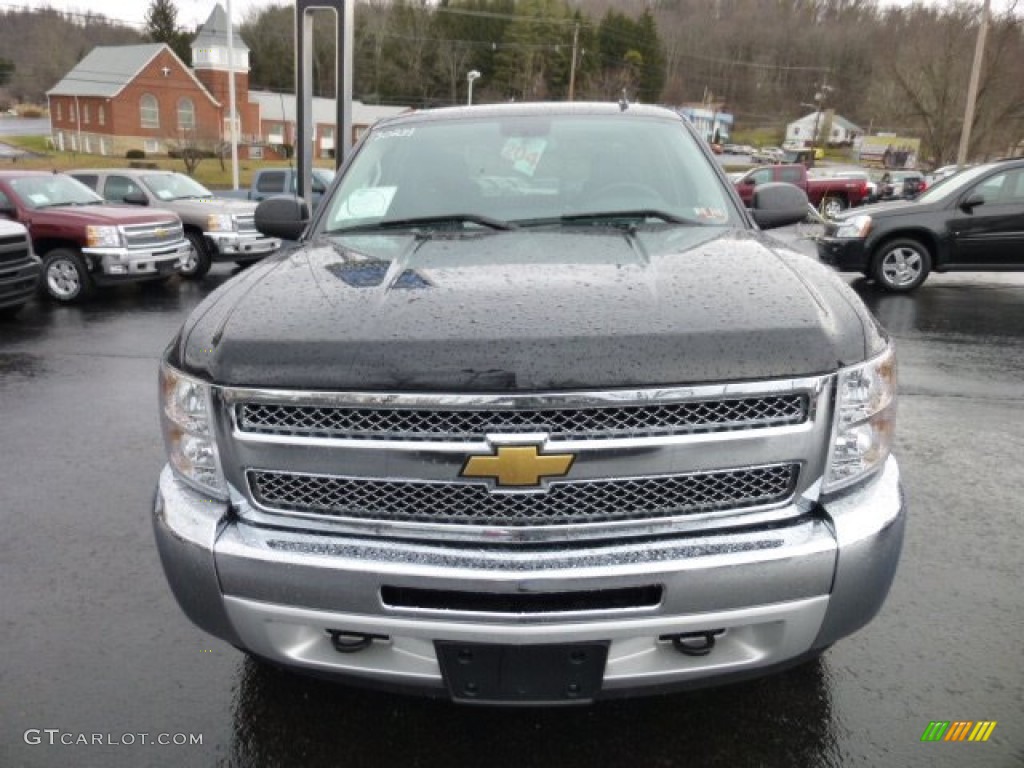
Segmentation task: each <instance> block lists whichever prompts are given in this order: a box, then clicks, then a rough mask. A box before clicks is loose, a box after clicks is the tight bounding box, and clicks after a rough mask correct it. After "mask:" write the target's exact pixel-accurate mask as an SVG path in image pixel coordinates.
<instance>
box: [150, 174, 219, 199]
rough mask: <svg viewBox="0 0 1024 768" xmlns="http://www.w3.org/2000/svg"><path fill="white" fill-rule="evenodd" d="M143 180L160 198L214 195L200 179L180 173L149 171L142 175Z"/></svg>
mask: <svg viewBox="0 0 1024 768" xmlns="http://www.w3.org/2000/svg"><path fill="white" fill-rule="evenodd" d="M142 181H143V183H144V184H145V185H146V186H147V187H149V191H150V192H152V193H153V195H154V196H155V197H156V198H158V199H159V200H181V199H183V198H190V197H213V193H212V192H211V191H210V190H208V189H207V188H206V187H204V186H203V185H202V184H200V183H199V182H198V181H196V180H195V179H190V178H189V177H188V176H185V175H183V174H180V173H149V174H146V175H145V176H143V177H142Z"/></svg>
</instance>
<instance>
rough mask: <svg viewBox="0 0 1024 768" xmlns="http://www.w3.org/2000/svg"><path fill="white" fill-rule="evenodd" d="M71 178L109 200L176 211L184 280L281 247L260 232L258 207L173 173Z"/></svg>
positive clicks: (123, 171)
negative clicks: (184, 246)
mask: <svg viewBox="0 0 1024 768" xmlns="http://www.w3.org/2000/svg"><path fill="white" fill-rule="evenodd" d="M69 175H71V176H73V177H74V178H76V179H78V180H79V181H80V182H82V183H83V184H85V185H86V186H88V187H90V188H92V189H93V190H95V191H96V192H98V193H99V194H100V195H101V196H102V197H103V198H104V199H105V200H109V201H110V202H117V203H128V204H131V205H152V206H156V207H160V208H164V209H167V210H170V211H174V212H175V213H176V214H178V216H179V217H180V218H181V221H182V224H183V225H184V227H185V237H186V238H188V241H189V244H190V245H191V246H192V252H191V254H190V255H189V257H188V259H187V260H186V262H185V265H184V266H183V267H182V269H181V272H180V274H181V276H182V277H186V278H190V279H199V278H201V277H202V276H203V275H205V274H206V273H207V272H209V271H210V267H211V265H212V264H213V262H215V261H234V262H236V263H238V264H247V263H249V262H252V261H255V260H256V259H262V258H263V257H264V256H266V255H268V254H271V253H273V252H274V251H276V250H277V249H278V248H280V247H281V241H280V240H279V239H277V238H274V237H264V236H263V235H261V234H260V233H259V232H257V231H256V226H255V224H254V223H253V212H254V211H255V210H256V203H251V202H248V201H242V200H227V199H224V198H220V197H216V196H214V194H213V192H211V191H210V190H208V189H207V188H206V187H204V186H203V185H202V184H200V183H199V182H197V181H195V180H194V179H191V178H189V177H188V176H185V175H184V174H181V173H174V172H172V171H158V170H140V169H135V168H98V169H86V170H76V171H72V172H71V173H70V174H69Z"/></svg>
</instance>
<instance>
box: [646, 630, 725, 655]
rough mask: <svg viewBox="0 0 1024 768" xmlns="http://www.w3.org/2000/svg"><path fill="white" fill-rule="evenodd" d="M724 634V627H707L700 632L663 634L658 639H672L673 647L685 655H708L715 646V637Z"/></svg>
mask: <svg viewBox="0 0 1024 768" xmlns="http://www.w3.org/2000/svg"><path fill="white" fill-rule="evenodd" d="M724 634H725V630H724V629H705V630H702V631H700V632H683V633H680V634H678V635H662V636H661V637H659V638H658V639H659V640H666V641H671V643H672V647H673V648H675V649H676V650H677V651H679V653H681V654H683V655H684V656H707V655H708V654H709V653H711V651H712V649H714V647H715V638H716V637H718V636H719V635H724Z"/></svg>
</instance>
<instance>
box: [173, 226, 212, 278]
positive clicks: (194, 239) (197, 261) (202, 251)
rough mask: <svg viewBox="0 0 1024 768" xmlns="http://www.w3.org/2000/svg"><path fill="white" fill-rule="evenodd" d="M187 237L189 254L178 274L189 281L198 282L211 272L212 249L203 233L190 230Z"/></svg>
mask: <svg viewBox="0 0 1024 768" xmlns="http://www.w3.org/2000/svg"><path fill="white" fill-rule="evenodd" d="M185 237H187V238H188V244H189V252H188V256H187V257H186V258H185V265H184V266H183V267H182V268H181V271H180V272H179V273H178V274H180V275H181V276H182V277H184V278H186V279H188V280H198V279H199V278H201V277H202V276H203V275H205V274H206V273H207V272H209V271H210V264H211V260H210V248H209V246H208V245H207V244H206V238H205V237H203V233H202V232H196V231H194V230H189V231H187V232H185Z"/></svg>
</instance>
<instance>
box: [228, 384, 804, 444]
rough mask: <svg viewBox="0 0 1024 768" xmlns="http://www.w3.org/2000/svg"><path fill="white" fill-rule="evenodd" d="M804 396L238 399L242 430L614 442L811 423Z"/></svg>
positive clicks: (450, 439)
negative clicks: (525, 401)
mask: <svg viewBox="0 0 1024 768" xmlns="http://www.w3.org/2000/svg"><path fill="white" fill-rule="evenodd" d="M808 408H809V398H808V396H807V395H806V394H803V393H793V394H782V395H767V396H755V397H742V398H731V399H720V400H696V401H685V402H678V403H658V404H651V405H642V404H641V405H614V406H600V407H588V408H541V409H495V408H487V409H478V410H467V409H460V410H443V409H439V408H423V409H418V408H360V407H352V408H350V407H343V406H315V405H289V404H276V403H240V404H238V405H237V406H236V419H237V423H238V427H239V429H240V430H241V431H242V432H248V433H256V434H275V435H302V436H306V437H325V438H347V439H396V440H434V441H447V442H455V441H465V440H472V439H479V438H481V437H482V436H484V435H486V434H496V433H524V432H544V433H547V434H548V435H549V436H551V437H553V438H578V437H586V438H589V439H609V438H622V437H644V436H649V435H672V434H688V433H693V432H702V431H712V430H713V431H716V432H717V431H724V430H732V429H755V428H761V427H769V426H780V425H787V424H800V423H803V422H804V421H806V420H807V418H808Z"/></svg>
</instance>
